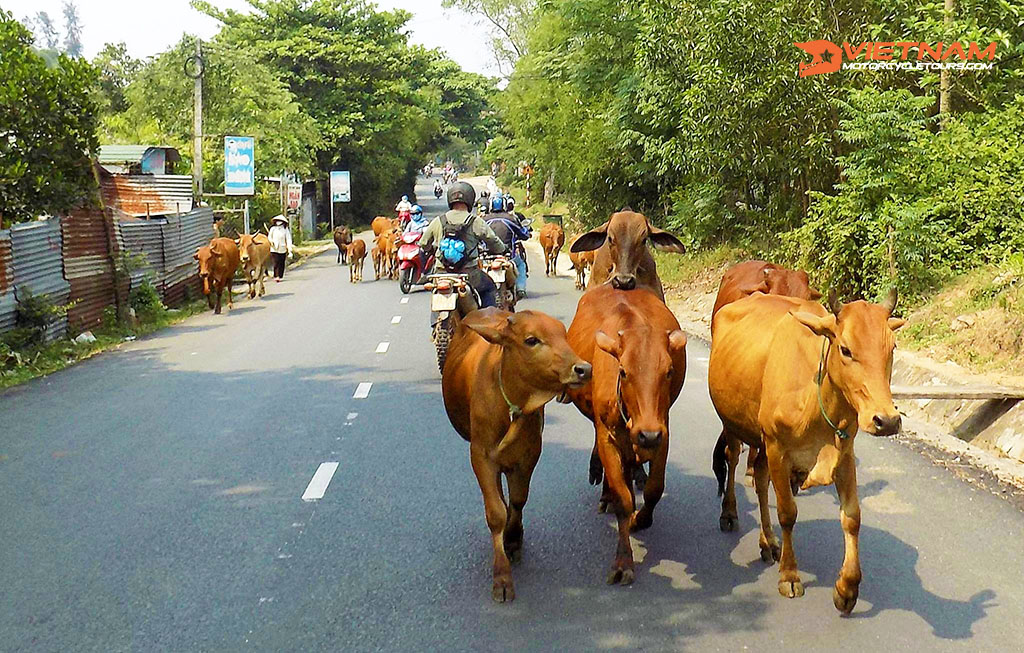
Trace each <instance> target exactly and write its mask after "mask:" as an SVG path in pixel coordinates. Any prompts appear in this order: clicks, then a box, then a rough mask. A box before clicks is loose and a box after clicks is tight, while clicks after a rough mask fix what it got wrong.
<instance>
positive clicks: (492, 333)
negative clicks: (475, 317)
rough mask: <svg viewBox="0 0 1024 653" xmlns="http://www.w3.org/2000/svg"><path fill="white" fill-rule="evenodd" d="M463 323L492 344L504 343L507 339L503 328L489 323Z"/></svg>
mask: <svg viewBox="0 0 1024 653" xmlns="http://www.w3.org/2000/svg"><path fill="white" fill-rule="evenodd" d="M463 324H465V325H466V326H467V327H469V328H470V329H472V330H473V331H474V332H475V333H476V334H477V335H479V336H480V337H481V338H483V339H484V340H486V341H487V342H489V343H491V344H492V345H499V346H500V345H504V344H505V342H506V340H507V338H506V336H505V332H504V331H503V330H501V329H496V328H494V327H493V326H491V325H489V324H472V323H470V322H463Z"/></svg>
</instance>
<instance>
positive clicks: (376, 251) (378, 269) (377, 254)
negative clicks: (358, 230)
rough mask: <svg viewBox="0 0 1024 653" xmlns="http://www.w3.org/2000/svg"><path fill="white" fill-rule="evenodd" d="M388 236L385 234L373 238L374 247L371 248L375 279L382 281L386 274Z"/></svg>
mask: <svg viewBox="0 0 1024 653" xmlns="http://www.w3.org/2000/svg"><path fill="white" fill-rule="evenodd" d="M386 240H387V239H386V238H385V237H384V236H383V235H380V236H377V237H376V238H374V239H373V249H372V250H370V258H371V259H372V260H373V279H374V281H380V278H381V277H382V276H384V274H385V271H384V263H385V257H386V256H387V255H386V254H385V250H386V249H387V242H386Z"/></svg>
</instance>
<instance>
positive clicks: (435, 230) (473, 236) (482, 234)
mask: <svg viewBox="0 0 1024 653" xmlns="http://www.w3.org/2000/svg"><path fill="white" fill-rule="evenodd" d="M445 219H446V220H447V221H448V223H449V224H452V225H460V224H463V223H464V222H466V221H467V220H470V219H472V220H473V224H472V226H471V227H470V228H468V229H466V231H465V233H464V234H463V238H462V240H463V242H465V243H466V258H465V260H463V262H462V264H461V266H460V267H461V268H462V269H464V270H465V269H475V268H476V262H477V258H478V257H479V255H480V245H481V243H484V244H486V245H487V251H488V252H491V253H493V254H504V253H505V243H503V242H502V241H501V239H500V238H498V237H497V236H496V235H494V232H493V231H492V230H491V228H490V227H489V226H487V223H486V222H484V221H483V220H482V219H481V218H479V217H478V216H475V215H473V214H471V213H469V212H467V211H457V210H455V209H452V210H451V211H448V212H447V213H445ZM442 238H444V228H443V227H442V226H441V218H434V219H433V220H432V221H431V222H430V225H429V226H428V227H427V229H426V231H424V232H423V237H422V238H420V247H422V248H423V249H424V250H426V251H429V250H430V248H432V247H436V246H437V245H438V244H439V243H440V242H441V239H442Z"/></svg>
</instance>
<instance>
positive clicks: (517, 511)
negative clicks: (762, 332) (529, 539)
mask: <svg viewBox="0 0 1024 653" xmlns="http://www.w3.org/2000/svg"><path fill="white" fill-rule="evenodd" d="M539 458H540V447H536V451H531V452H530V454H529V456H528V457H527V460H524V461H523V462H522V463H521V464H519V465H517V466H516V467H515V468H513V470H512V471H511V472H509V473H507V474H506V477H507V478H508V507H509V511H508V523H507V524H505V535H504V544H505V555H507V556H508V557H509V559H510V560H511V561H512V562H519V560H520V559H521V558H522V550H523V507H524V506H526V501H527V500H528V499H529V497H530V478H531V477H532V476H533V469H534V467H536V466H537V460H538V459H539Z"/></svg>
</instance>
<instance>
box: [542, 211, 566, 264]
mask: <svg viewBox="0 0 1024 653" xmlns="http://www.w3.org/2000/svg"><path fill="white" fill-rule="evenodd" d="M564 244H565V232H564V231H562V227H560V226H559V225H558V224H556V223H554V222H547V223H545V224H544V226H543V227H541V228H540V246H541V248H542V249H543V250H544V274H547V275H550V276H558V252H560V251H561V250H562V245H564Z"/></svg>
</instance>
